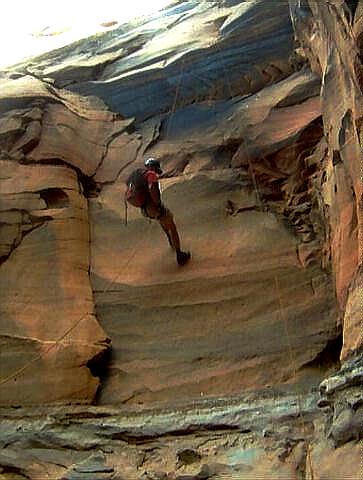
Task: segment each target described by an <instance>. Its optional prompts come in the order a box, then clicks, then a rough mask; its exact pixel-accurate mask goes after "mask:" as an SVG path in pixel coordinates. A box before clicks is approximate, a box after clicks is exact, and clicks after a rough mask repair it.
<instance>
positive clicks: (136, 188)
mask: <svg viewBox="0 0 363 480" xmlns="http://www.w3.org/2000/svg"><path fill="white" fill-rule="evenodd" d="M145 172H146V170H145V169H142V168H138V169H136V170H134V171H133V172H132V173H131V175H130V176H129V177H128V179H127V180H126V192H125V200H126V201H127V202H128V203H129V204H130V205H132V206H134V207H139V208H140V207H142V206H143V205H144V204H145V202H146V200H147V197H148V195H149V190H148V186H147V181H146V178H145V176H144V173H145Z"/></svg>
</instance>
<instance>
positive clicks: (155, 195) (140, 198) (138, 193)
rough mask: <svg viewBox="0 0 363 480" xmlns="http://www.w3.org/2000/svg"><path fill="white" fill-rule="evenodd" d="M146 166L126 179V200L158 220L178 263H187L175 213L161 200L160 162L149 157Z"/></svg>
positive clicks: (188, 255)
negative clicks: (174, 217) (175, 220)
mask: <svg viewBox="0 0 363 480" xmlns="http://www.w3.org/2000/svg"><path fill="white" fill-rule="evenodd" d="M144 165H145V168H138V169H137V170H134V171H133V172H132V173H131V175H130V176H129V178H128V179H127V181H126V186H127V188H126V193H125V204H126V201H127V202H128V203H130V204H131V205H133V206H134V207H139V208H141V211H142V214H143V215H144V216H145V217H147V218H151V219H155V220H158V222H159V223H160V225H161V228H162V229H163V230H164V232H165V234H166V236H167V239H168V241H169V245H170V246H171V247H172V248H173V250H175V252H176V260H177V262H178V265H185V264H186V263H187V262H188V260H189V259H190V253H189V252H183V251H182V250H181V249H180V239H179V235H178V231H177V229H176V226H175V223H174V219H173V215H172V213H171V212H170V210H169V209H168V208H166V207H165V205H164V204H163V203H162V201H161V194H160V188H159V181H158V179H159V175H161V174H162V170H161V167H160V163H159V161H158V160H156V159H155V158H148V159H146V160H145V162H144Z"/></svg>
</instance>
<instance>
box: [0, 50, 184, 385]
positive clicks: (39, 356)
mask: <svg viewBox="0 0 363 480" xmlns="http://www.w3.org/2000/svg"><path fill="white" fill-rule="evenodd" d="M183 68H184V57H183V58H182V61H181V65H180V69H179V81H178V84H177V87H176V90H175V97H174V101H173V105H172V108H171V111H170V120H169V122H168V127H167V132H166V136H167V135H168V133H169V131H170V127H171V123H172V118H173V116H174V114H175V110H176V106H177V102H178V96H179V92H180V87H181V82H182V77H183V75H182V72H183ZM125 225H127V202H126V201H125ZM151 226H152V222H148V228H147V232H146V234H145V235H143V236H142V237H141V239H140V241H139V242H137V244H136V245H135V246H134V248H133V250H132V253H131V255H130V257H129V258H128V259H127V261H126V262H125V264H124V265H123V266H122V268H121V270H120V272H119V273H118V274H117V275H116V276H115V277H114V278H113V279H112V280H111V281H110V283H109V284H108V285H106V287H105V288H104V289H103V290H102V292H101V293H103V294H104V293H106V292H107V291H108V290H109V289H110V288H111V286H112V285H113V284H114V283H115V282H116V281H117V279H118V278H119V277H120V275H121V274H122V273H123V271H124V269H125V268H126V267H127V266H128V265H129V263H130V262H131V260H132V259H133V258H134V257H135V255H136V252H137V251H138V249H139V246H140V245H141V243H142V242H143V241H146V239H147V234H148V232H149V231H150V228H151ZM88 315H89V313H88V312H87V313H86V314H84V315H82V316H81V317H80V318H79V319H78V320H77V321H76V322H75V323H74V324H73V325H72V326H71V327H70V328H69V329H68V330H66V331H65V332H64V333H63V334H62V335H61V336H60V337H59V338H57V339H56V340H55V341H54V342H53V343H52V344H51V345H50V346H49V347H47V348H46V349H45V350H43V351H42V352H41V353H39V354H37V355H35V356H34V357H33V358H32V359H31V360H29V361H28V362H27V363H26V364H25V365H23V366H22V367H20V368H19V369H17V370H16V371H14V372H13V373H11V374H9V375H8V376H6V377H4V378H2V379H0V387H1V386H3V385H4V384H6V383H8V382H10V381H11V380H13V379H16V378H17V377H18V376H19V375H21V374H22V373H24V372H25V371H26V370H27V369H28V368H29V367H31V366H32V365H33V364H34V363H36V362H37V361H39V360H41V359H42V358H44V357H45V356H46V355H47V354H48V353H49V352H50V351H52V350H53V349H54V348H55V347H57V346H58V345H59V344H60V343H61V342H62V341H63V340H64V339H65V338H66V337H68V336H69V334H70V333H72V331H73V330H75V329H76V328H77V327H78V325H80V324H81V323H82V322H83V320H84V319H85V318H87V317H88Z"/></svg>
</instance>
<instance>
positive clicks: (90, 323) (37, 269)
mask: <svg viewBox="0 0 363 480" xmlns="http://www.w3.org/2000/svg"><path fill="white" fill-rule="evenodd" d="M1 167H2V172H7V174H6V175H5V176H4V179H3V180H1V183H0V185H1V186H0V191H1V198H0V210H1V215H2V218H3V219H4V218H7V221H8V224H9V225H11V226H13V227H14V228H16V229H17V230H16V235H12V236H11V235H10V236H9V233H11V232H9V229H5V230H4V229H3V228H1V234H2V235H4V236H5V237H6V238H8V242H9V245H8V247H9V248H7V250H6V251H5V252H4V256H3V258H2V260H3V263H2V264H1V266H0V273H1V289H0V298H1V301H0V303H1V307H0V310H1V313H0V317H1V352H2V362H1V366H0V369H1V375H0V378H1V381H0V382H1V383H0V392H1V394H0V404H1V405H25V404H29V403H30V404H34V403H49V402H62V401H63V402H64V401H77V402H90V401H92V399H93V397H94V395H95V392H96V390H97V388H98V379H97V378H95V377H93V376H92V375H91V373H90V371H89V368H88V367H87V362H88V361H89V360H91V359H92V358H94V357H95V356H96V355H98V354H100V352H102V351H104V350H105V348H107V343H106V341H107V336H106V334H105V333H104V331H103V330H102V328H101V327H100V326H99V324H98V323H97V321H96V319H95V316H94V307H93V297H92V290H91V286H90V283H89V276H88V265H89V226H88V217H87V211H88V208H87V202H86V201H85V199H84V197H83V196H82V195H81V193H80V186H79V183H78V179H77V175H76V173H75V172H74V171H73V170H71V169H69V168H67V167H62V166H42V167H40V166H36V165H29V166H27V165H20V164H18V163H17V162H10V161H3V162H1ZM23 192H27V193H26V197H24V193H23ZM9 213H12V216H11V217H9ZM14 213H16V214H17V215H14ZM6 215H7V217H6ZM25 220H26V222H25ZM10 222H12V223H10ZM5 245H6V243H5Z"/></svg>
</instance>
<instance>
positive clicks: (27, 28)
mask: <svg viewBox="0 0 363 480" xmlns="http://www.w3.org/2000/svg"><path fill="white" fill-rule="evenodd" d="M4 3H5V5H4V6H2V7H1V15H0V68H1V67H6V66H10V65H13V64H14V63H17V62H18V61H20V60H22V59H23V58H26V57H29V56H32V55H38V54H41V53H43V52H45V51H49V50H53V49H55V48H59V47H61V46H63V45H66V44H67V43H70V42H72V41H75V40H79V39H80V38H83V37H87V36H88V35H91V34H93V33H96V32H97V31H107V30H109V29H110V28H107V27H102V26H101V25H100V24H101V23H104V22H113V21H117V22H119V24H120V23H123V22H126V21H128V20H131V19H132V18H135V17H139V16H142V15H147V14H150V13H153V12H154V11H157V10H160V9H161V8H163V7H165V6H166V5H168V4H169V3H170V0H93V1H92V0H62V1H61V2H58V1H54V0H6V2H4ZM115 26H117V25H115ZM113 28H115V27H113Z"/></svg>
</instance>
